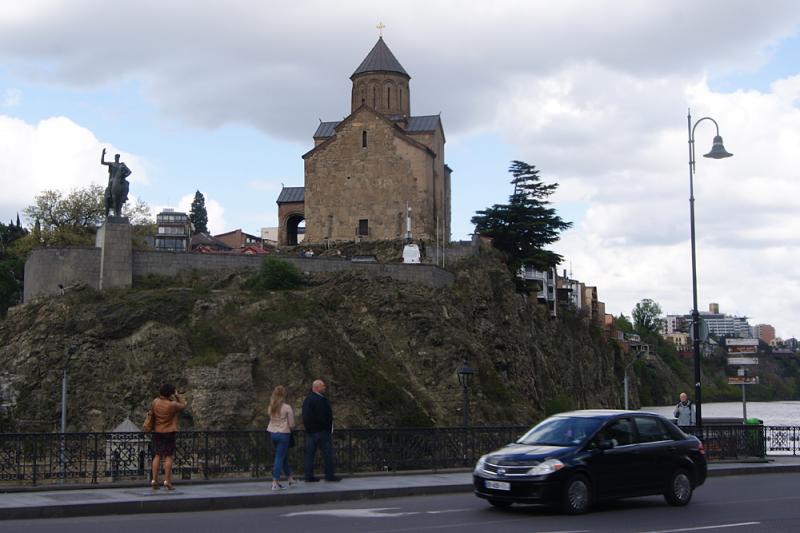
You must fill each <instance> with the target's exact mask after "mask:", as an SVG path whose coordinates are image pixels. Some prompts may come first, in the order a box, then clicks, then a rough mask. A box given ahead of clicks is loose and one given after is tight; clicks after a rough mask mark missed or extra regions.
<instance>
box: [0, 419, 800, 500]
mask: <svg viewBox="0 0 800 533" xmlns="http://www.w3.org/2000/svg"><path fill="white" fill-rule="evenodd" d="M527 429H528V427H523V426H517V427H471V428H463V427H454V428H397V429H342V430H337V431H336V432H335V433H334V438H333V447H334V460H335V462H336V468H337V471H338V472H347V473H356V472H391V471H409V470H424V471H436V470H441V469H449V468H464V467H469V466H471V465H473V464H475V462H476V461H477V459H478V458H479V457H480V456H481V455H482V454H484V453H486V452H488V451H491V450H494V449H497V448H499V447H501V446H503V445H504V444H507V443H509V442H512V441H514V440H516V439H517V438H519V436H521V435H522V434H524V433H525V432H526V431H527ZM683 429H684V431H687V432H688V433H696V434H698V436H700V432H698V431H694V430H693V428H683ZM295 435H296V442H297V446H295V447H294V448H291V449H290V452H289V463H290V464H291V465H292V467H293V468H294V469H295V470H296V471H297V472H298V473H300V472H301V471H302V466H303V450H304V449H305V434H304V433H303V432H302V431H298V432H296V434H295ZM702 440H703V442H704V444H705V449H706V454H707V457H708V458H709V460H711V461H714V460H725V459H743V458H752V457H761V458H763V457H765V456H767V455H793V456H797V455H800V427H797V426H747V425H717V426H705V427H704V428H703V431H702ZM273 453H274V451H273V446H272V443H271V442H269V440H268V436H267V434H266V432H265V431H263V430H242V431H184V432H180V433H178V437H177V448H176V452H175V456H174V475H175V477H176V478H180V479H214V478H224V477H238V478H242V477H249V478H260V477H268V476H269V475H270V472H271V470H272V461H273ZM151 457H152V449H151V437H150V436H149V435H147V434H144V433H106V432H103V433H65V434H60V433H5V434H0V488H1V487H2V486H3V485H5V486H12V485H40V484H52V483H91V484H95V483H112V482H115V481H118V480H133V479H137V480H140V479H143V478H144V479H146V478H147V475H148V472H149V469H150V460H151ZM317 461H318V462H319V461H320V458H319V454H318V457H317ZM315 471H316V472H318V473H321V472H322V469H321V464H317V465H316V467H315Z"/></svg>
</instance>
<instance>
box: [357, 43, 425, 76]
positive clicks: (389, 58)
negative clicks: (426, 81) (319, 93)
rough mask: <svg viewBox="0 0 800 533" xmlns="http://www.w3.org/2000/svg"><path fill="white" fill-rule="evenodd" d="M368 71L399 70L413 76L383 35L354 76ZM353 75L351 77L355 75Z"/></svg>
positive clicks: (405, 74)
mask: <svg viewBox="0 0 800 533" xmlns="http://www.w3.org/2000/svg"><path fill="white" fill-rule="evenodd" d="M366 72H398V73H400V74H403V75H404V76H407V77H409V78H411V76H409V75H408V72H406V71H405V69H404V68H403V66H402V65H401V64H400V62H399V61H398V60H397V59H396V58H395V57H394V54H393V53H392V51H391V50H389V47H388V46H386V43H384V42H383V37H379V38H378V42H377V43H375V46H373V47H372V50H371V51H370V53H369V54H367V57H366V58H365V59H364V61H362V62H361V64H360V65H359V66H358V68H357V69H356V71H355V72H353V76H358V75H359V74H364V73H366ZM353 76H351V78H352V77H353Z"/></svg>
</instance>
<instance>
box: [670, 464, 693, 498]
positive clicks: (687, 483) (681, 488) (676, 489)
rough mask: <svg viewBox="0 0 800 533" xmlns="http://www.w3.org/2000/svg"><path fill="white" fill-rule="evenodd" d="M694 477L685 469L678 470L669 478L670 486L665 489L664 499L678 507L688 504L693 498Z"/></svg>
mask: <svg viewBox="0 0 800 533" xmlns="http://www.w3.org/2000/svg"><path fill="white" fill-rule="evenodd" d="M693 492H694V487H692V479H691V478H690V477H689V472H687V471H686V470H684V469H682V468H681V469H679V470H676V471H675V472H673V473H672V475H671V476H670V478H669V486H667V490H666V491H664V499H665V500H667V503H668V504H670V505H674V506H677V507H680V506H683V505H686V504H687V503H689V502H690V501H691V500H692V493H693Z"/></svg>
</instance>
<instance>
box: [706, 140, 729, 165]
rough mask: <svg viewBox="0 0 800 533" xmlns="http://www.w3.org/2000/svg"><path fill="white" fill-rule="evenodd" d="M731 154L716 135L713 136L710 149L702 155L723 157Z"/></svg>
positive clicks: (711, 157)
mask: <svg viewBox="0 0 800 533" xmlns="http://www.w3.org/2000/svg"><path fill="white" fill-rule="evenodd" d="M732 155H733V154H732V153H730V152H728V151H727V150H726V149H725V146H724V145H723V144H722V137H720V136H719V135H717V136H715V137H714V145H713V146H712V147H711V151H710V152H708V153H707V154H705V155H703V157H708V158H709V159H725V158H726V157H731V156H732Z"/></svg>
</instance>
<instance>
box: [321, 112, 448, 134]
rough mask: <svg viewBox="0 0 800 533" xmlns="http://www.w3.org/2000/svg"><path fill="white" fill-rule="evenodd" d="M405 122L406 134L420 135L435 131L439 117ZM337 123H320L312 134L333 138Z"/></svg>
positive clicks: (430, 116)
mask: <svg viewBox="0 0 800 533" xmlns="http://www.w3.org/2000/svg"><path fill="white" fill-rule="evenodd" d="M404 118H405V120H406V127H405V128H404V130H405V131H406V132H408V133H420V132H423V131H436V126H437V125H438V124H439V115H427V116H423V117H404ZM389 119H391V120H397V119H399V117H395V116H390V117H389ZM338 125H339V122H321V123H320V125H319V126H317V131H315V132H314V138H315V139H327V138H329V137H333V135H334V134H335V133H336V131H335V129H336V126H338Z"/></svg>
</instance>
